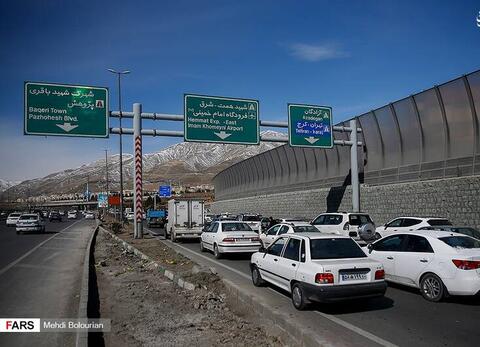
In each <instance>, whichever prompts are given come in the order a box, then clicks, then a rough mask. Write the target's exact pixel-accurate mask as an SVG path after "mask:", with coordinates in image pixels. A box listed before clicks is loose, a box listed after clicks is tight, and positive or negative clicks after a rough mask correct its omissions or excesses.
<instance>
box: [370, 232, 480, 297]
mask: <svg viewBox="0 0 480 347" xmlns="http://www.w3.org/2000/svg"><path fill="white" fill-rule="evenodd" d="M367 253H368V256H369V257H370V258H371V259H374V260H377V261H379V262H381V263H382V264H383V266H384V268H385V278H386V280H387V281H391V282H396V283H400V284H404V285H407V286H411V287H415V288H419V289H420V292H421V293H422V295H423V297H424V298H425V299H427V300H429V301H440V300H441V299H442V298H443V297H444V296H446V295H448V294H451V295H475V294H480V241H479V240H477V239H474V238H472V237H469V236H465V235H462V234H457V233H452V232H447V231H428V230H419V231H416V232H415V231H414V232H408V233H398V234H393V235H390V236H387V237H385V238H382V239H380V240H378V241H376V242H374V243H371V244H370V245H368V252H367Z"/></svg>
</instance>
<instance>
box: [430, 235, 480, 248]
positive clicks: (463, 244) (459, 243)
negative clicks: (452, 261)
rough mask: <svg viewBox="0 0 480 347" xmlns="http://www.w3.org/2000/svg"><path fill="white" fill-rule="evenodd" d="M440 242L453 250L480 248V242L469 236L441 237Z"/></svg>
mask: <svg viewBox="0 0 480 347" xmlns="http://www.w3.org/2000/svg"><path fill="white" fill-rule="evenodd" d="M439 240H442V241H443V242H445V243H446V244H447V245H449V246H450V247H453V248H480V241H478V240H475V239H472V238H471V237H468V236H447V237H440V238H439Z"/></svg>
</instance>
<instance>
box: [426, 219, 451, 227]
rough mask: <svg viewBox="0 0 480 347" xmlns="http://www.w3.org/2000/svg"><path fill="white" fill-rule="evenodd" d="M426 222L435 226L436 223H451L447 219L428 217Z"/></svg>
mask: <svg viewBox="0 0 480 347" xmlns="http://www.w3.org/2000/svg"><path fill="white" fill-rule="evenodd" d="M427 223H428V224H430V225H433V226H436V225H452V223H450V221H449V220H448V219H429V220H428V221H427Z"/></svg>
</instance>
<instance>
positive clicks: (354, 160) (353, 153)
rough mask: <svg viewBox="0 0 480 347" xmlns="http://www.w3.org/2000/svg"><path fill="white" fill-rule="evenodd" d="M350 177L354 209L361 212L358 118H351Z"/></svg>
mask: <svg viewBox="0 0 480 347" xmlns="http://www.w3.org/2000/svg"><path fill="white" fill-rule="evenodd" d="M350 128H351V129H352V131H351V132H350V141H351V142H352V145H351V147H350V178H351V181H352V210H353V212H360V183H359V179H358V146H357V143H358V137H357V119H356V118H353V119H352V120H350Z"/></svg>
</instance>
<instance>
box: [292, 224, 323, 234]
mask: <svg viewBox="0 0 480 347" xmlns="http://www.w3.org/2000/svg"><path fill="white" fill-rule="evenodd" d="M293 231H294V232H296V233H312V232H313V233H315V232H319V231H318V229H317V228H315V227H314V226H313V225H298V226H295V227H293Z"/></svg>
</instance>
